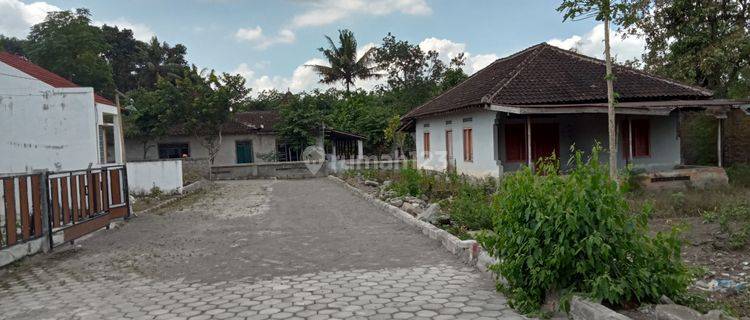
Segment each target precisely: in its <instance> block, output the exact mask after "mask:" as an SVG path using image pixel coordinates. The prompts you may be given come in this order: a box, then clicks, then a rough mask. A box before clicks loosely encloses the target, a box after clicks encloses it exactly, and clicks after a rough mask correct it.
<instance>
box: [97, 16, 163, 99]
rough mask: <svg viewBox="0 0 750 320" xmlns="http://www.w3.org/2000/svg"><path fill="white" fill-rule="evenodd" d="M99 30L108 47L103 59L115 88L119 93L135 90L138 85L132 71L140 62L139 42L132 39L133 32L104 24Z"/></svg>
mask: <svg viewBox="0 0 750 320" xmlns="http://www.w3.org/2000/svg"><path fill="white" fill-rule="evenodd" d="M101 29H102V35H103V37H104V41H106V42H107V44H108V45H109V49H108V50H107V51H106V52H105V53H104V57H105V58H107V62H109V65H110V66H111V67H112V78H113V80H114V82H115V87H116V88H117V90H120V91H121V92H129V91H131V90H133V89H135V88H137V87H138V83H137V79H136V77H135V74H134V71H135V70H136V68H137V66H138V64H139V61H140V60H141V59H140V57H141V50H140V47H139V41H138V40H136V39H135V38H134V37H133V31H132V30H130V29H120V28H118V27H116V26H114V27H111V26H108V25H106V24H105V25H103V26H102V27H101ZM154 85H155V84H154Z"/></svg>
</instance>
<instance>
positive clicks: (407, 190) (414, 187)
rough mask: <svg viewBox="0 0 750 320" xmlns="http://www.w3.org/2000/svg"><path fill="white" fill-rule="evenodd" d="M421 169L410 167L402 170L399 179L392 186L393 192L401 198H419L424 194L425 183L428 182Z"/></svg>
mask: <svg viewBox="0 0 750 320" xmlns="http://www.w3.org/2000/svg"><path fill="white" fill-rule="evenodd" d="M425 175H426V174H424V173H423V172H422V171H420V170H419V169H415V168H412V167H410V166H407V167H404V168H401V170H399V174H398V177H397V179H396V180H395V181H394V182H393V184H391V190H393V191H395V192H396V194H398V195H399V196H414V197H418V196H421V195H423V194H424V189H425V188H424V185H423V184H424V183H425V181H426V180H427V179H426V178H425Z"/></svg>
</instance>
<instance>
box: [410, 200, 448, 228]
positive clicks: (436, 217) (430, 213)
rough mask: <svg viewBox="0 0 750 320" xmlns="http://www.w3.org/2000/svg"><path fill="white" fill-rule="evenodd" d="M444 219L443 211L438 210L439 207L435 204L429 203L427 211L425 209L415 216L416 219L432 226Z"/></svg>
mask: <svg viewBox="0 0 750 320" xmlns="http://www.w3.org/2000/svg"><path fill="white" fill-rule="evenodd" d="M444 218H446V216H445V214H444V213H443V211H442V210H440V205H439V204H437V203H431V204H430V205H429V206H427V209H425V210H424V211H423V212H422V213H421V214H420V215H418V216H417V219H419V220H422V221H426V222H429V223H432V224H436V223H438V221H440V220H441V219H444Z"/></svg>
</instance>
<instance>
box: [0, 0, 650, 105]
mask: <svg viewBox="0 0 750 320" xmlns="http://www.w3.org/2000/svg"><path fill="white" fill-rule="evenodd" d="M559 3H560V0H465V1H456V0H434V1H433V0H257V1H255V0H181V1H177V0H129V1H111V0H89V1H84V0H47V1H29V0H0V34H3V35H6V36H15V37H25V36H26V35H27V34H28V31H29V27H30V26H32V25H33V24H35V23H39V22H41V21H42V20H43V19H44V17H45V15H46V12H49V11H54V10H67V9H74V8H81V7H83V8H88V9H89V10H91V13H92V20H93V21H94V24H97V25H101V24H108V25H116V26H119V27H124V28H128V29H132V30H133V32H134V34H135V37H136V38H138V39H139V40H144V41H147V40H148V39H150V38H151V37H153V36H157V37H158V39H159V40H160V41H165V42H167V43H169V44H172V45H173V44H176V43H182V44H184V45H185V46H187V48H188V61H189V62H190V63H193V64H195V65H196V66H198V67H199V68H208V69H214V70H216V71H219V72H230V73H238V74H241V75H243V76H244V77H245V78H246V79H247V85H248V86H249V87H251V88H252V89H253V91H254V92H260V91H262V90H267V89H278V90H282V91H286V90H291V91H292V92H300V91H303V90H310V89H314V88H326V86H325V85H322V84H319V83H318V79H319V78H318V76H317V75H316V74H315V73H314V72H313V71H312V70H311V69H310V68H307V67H305V65H306V64H325V61H323V60H322V58H323V57H322V54H321V53H320V52H318V51H317V48H319V47H321V46H324V45H325V38H324V36H325V35H329V36H331V37H332V38H334V39H335V37H336V36H337V35H338V30H339V29H350V30H352V31H353V32H354V34H355V36H356V38H357V41H358V47H359V48H360V51H361V52H364V50H365V49H367V48H369V47H371V46H374V45H378V44H380V43H381V41H382V39H383V37H385V36H386V35H387V34H388V33H392V34H393V35H395V36H396V38H397V39H399V40H407V41H409V42H411V43H414V44H419V45H420V47H421V48H422V49H424V50H436V51H438V52H439V53H440V57H441V59H444V60H445V61H449V60H450V58H452V57H453V56H455V55H457V54H458V53H460V52H465V56H466V57H467V61H466V62H467V63H466V66H465V67H464V70H465V71H466V73H468V74H472V73H474V72H476V71H477V70H480V69H481V68H483V67H485V66H487V65H488V64H490V63H491V62H492V61H494V60H496V59H498V58H501V57H504V56H507V55H509V54H512V53H514V52H517V51H520V50H522V49H524V48H527V47H530V46H532V45H535V44H539V43H542V42H548V43H550V44H552V45H555V46H558V47H562V48H565V49H570V48H576V49H577V50H578V51H579V52H581V53H583V54H586V55H590V56H595V57H599V58H601V57H602V56H603V54H602V52H603V47H604V45H603V39H604V37H603V34H604V33H603V30H604V25H603V24H601V23H597V22H596V21H594V20H583V21H575V22H571V21H567V22H563V19H562V14H561V13H559V12H557V11H556V10H555V9H556V8H557V6H558V5H559ZM612 41H613V45H612V47H613V53H614V55H615V56H616V58H617V59H618V60H619V61H624V60H626V59H632V58H638V57H640V55H641V53H642V52H643V50H644V41H643V40H642V39H638V38H633V37H630V38H624V39H623V38H622V36H620V35H617V34H614V35H613V37H612ZM381 81H382V80H381ZM377 84H378V81H364V82H359V83H357V86H358V87H362V88H365V89H371V88H372V87H373V86H375V85H377Z"/></svg>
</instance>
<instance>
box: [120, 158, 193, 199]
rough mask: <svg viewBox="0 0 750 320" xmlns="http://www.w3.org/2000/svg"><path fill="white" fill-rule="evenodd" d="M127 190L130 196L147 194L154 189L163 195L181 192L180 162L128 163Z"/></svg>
mask: <svg viewBox="0 0 750 320" xmlns="http://www.w3.org/2000/svg"><path fill="white" fill-rule="evenodd" d="M126 165H127V167H128V189H129V190H130V193H132V194H147V193H150V192H151V189H153V188H154V187H157V188H159V189H160V190H161V191H162V192H165V193H180V192H181V190H182V185H183V183H182V160H180V159H176V160H158V161H139V162H128V163H127V164H126Z"/></svg>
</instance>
